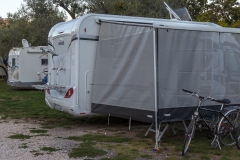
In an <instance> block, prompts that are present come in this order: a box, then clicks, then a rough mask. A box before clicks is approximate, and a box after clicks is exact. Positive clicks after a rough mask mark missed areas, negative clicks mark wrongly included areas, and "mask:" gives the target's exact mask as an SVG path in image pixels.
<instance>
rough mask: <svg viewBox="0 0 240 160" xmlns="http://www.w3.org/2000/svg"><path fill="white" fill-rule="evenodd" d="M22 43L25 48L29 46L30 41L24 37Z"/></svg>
mask: <svg viewBox="0 0 240 160" xmlns="http://www.w3.org/2000/svg"><path fill="white" fill-rule="evenodd" d="M22 45H23V48H28V47H29V44H28V41H27V40H26V39H22Z"/></svg>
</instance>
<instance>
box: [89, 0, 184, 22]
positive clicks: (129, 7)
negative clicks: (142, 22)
mask: <svg viewBox="0 0 240 160" xmlns="http://www.w3.org/2000/svg"><path fill="white" fill-rule="evenodd" d="M86 2H87V4H88V5H87V7H88V13H103V14H116V15H129V16H140V17H154V18H169V14H168V11H167V10H166V8H165V5H164V4H163V2H164V0H131V1H129V0H86ZM166 2H167V3H168V4H169V6H171V7H172V8H174V9H176V8H181V7H185V0H176V1H171V0H166Z"/></svg>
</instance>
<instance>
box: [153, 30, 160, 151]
mask: <svg viewBox="0 0 240 160" xmlns="http://www.w3.org/2000/svg"><path fill="white" fill-rule="evenodd" d="M156 43H157V41H156V29H155V28H153V54H154V107H155V130H156V137H155V139H156V143H155V149H158V147H159V146H158V137H159V130H158V104H157V44H156Z"/></svg>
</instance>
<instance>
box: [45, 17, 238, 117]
mask: <svg viewBox="0 0 240 160" xmlns="http://www.w3.org/2000/svg"><path fill="white" fill-rule="evenodd" d="M103 21H104V22H110V23H118V24H125V25H127V24H129V25H139V26H149V27H153V28H166V29H168V28H169V29H171V28H172V29H180V30H197V31H216V32H227V33H228V32H234V33H240V31H239V30H237V29H229V28H222V27H220V26H218V25H216V24H213V23H202V22H190V21H177V20H166V19H154V18H142V17H128V16H116V15H101V14H88V15H84V16H82V17H80V18H78V19H75V20H72V21H68V22H63V23H59V24H57V25H55V26H53V28H52V29H51V30H50V32H49V35H48V40H49V46H48V48H49V49H51V50H53V51H54V54H55V55H54V54H52V55H51V54H49V56H48V58H49V66H48V71H49V74H48V77H49V78H48V83H47V85H46V86H44V87H43V88H45V89H46V95H45V101H46V103H47V104H48V105H49V106H50V107H51V108H54V109H58V110H61V111H64V112H67V113H70V114H72V115H76V116H81V115H86V114H90V113H91V98H92V95H91V94H92V84H93V74H94V67H95V57H96V53H97V46H98V36H99V30H100V26H101V22H103ZM68 94H70V95H71V96H70V97H69V98H66V96H67V95H68Z"/></svg>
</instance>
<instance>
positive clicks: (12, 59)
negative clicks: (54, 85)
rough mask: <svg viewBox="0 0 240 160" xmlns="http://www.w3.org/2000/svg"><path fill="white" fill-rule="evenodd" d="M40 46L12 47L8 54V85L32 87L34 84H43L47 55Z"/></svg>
mask: <svg viewBox="0 0 240 160" xmlns="http://www.w3.org/2000/svg"><path fill="white" fill-rule="evenodd" d="M40 47H42V46H37V47H26V48H13V49H11V50H10V52H9V55H8V64H9V66H8V85H10V86H13V87H16V88H32V85H34V84H43V82H42V79H43V78H44V77H45V74H44V72H43V71H44V69H45V71H47V67H48V65H47V61H48V57H47V55H43V53H42V51H41V50H40Z"/></svg>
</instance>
